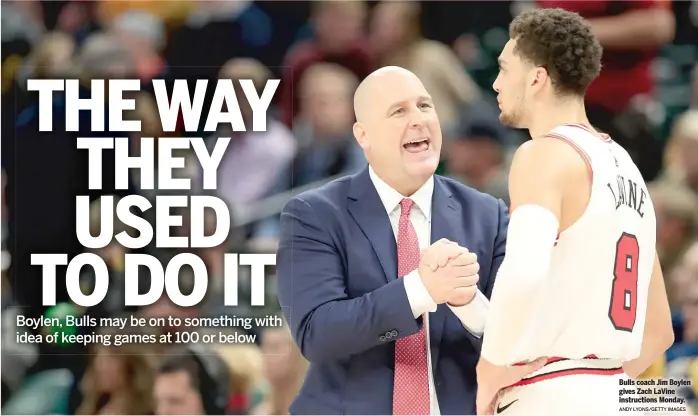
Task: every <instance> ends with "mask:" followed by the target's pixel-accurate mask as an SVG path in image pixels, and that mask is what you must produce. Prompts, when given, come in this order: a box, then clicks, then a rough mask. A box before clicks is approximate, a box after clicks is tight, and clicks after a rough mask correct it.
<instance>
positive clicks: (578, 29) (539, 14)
mask: <svg viewBox="0 0 698 416" xmlns="http://www.w3.org/2000/svg"><path fill="white" fill-rule="evenodd" d="M509 37H510V38H511V39H515V40H516V46H515V48H514V53H515V54H517V55H518V56H519V57H521V58H522V59H523V60H525V61H527V62H530V63H532V64H533V65H536V66H541V67H543V68H545V69H546V70H547V71H548V74H549V76H550V80H551V82H552V84H553V86H554V87H555V89H556V91H557V92H558V93H561V94H572V95H584V93H585V92H586V90H587V87H589V84H591V82H592V81H593V80H594V79H596V77H597V76H598V75H599V72H601V55H602V54H603V49H602V48H601V44H600V43H599V40H598V39H597V38H596V36H594V34H593V33H592V31H591V25H590V24H589V23H588V22H587V21H586V20H584V19H583V18H582V17H581V16H580V15H579V14H577V13H572V12H568V11H566V10H563V9H559V8H554V9H535V10H531V11H527V12H524V13H522V14H520V15H518V16H517V17H516V18H515V19H514V20H513V21H512V22H511V24H510V26H509Z"/></svg>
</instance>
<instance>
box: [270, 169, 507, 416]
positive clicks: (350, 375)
mask: <svg viewBox="0 0 698 416" xmlns="http://www.w3.org/2000/svg"><path fill="white" fill-rule="evenodd" d="M431 220H432V222H431V240H432V242H435V241H437V240H439V239H442V238H447V239H449V240H451V241H455V242H457V243H458V244H460V245H461V246H463V247H466V248H468V249H469V250H470V251H472V252H475V253H477V258H478V261H479V263H480V281H479V283H478V286H479V288H480V290H481V291H482V292H483V293H484V294H485V296H487V297H488V298H489V296H490V294H491V291H492V286H493V284H494V278H495V274H496V273H497V269H498V268H499V266H500V264H501V262H502V260H503V258H504V248H505V243H506V231H507V225H508V210H507V208H506V206H505V204H504V203H503V202H502V201H499V200H496V199H495V198H493V197H491V196H489V195H486V194H483V193H480V192H478V191H476V190H474V189H471V188H468V187H466V186H465V185H462V184H460V183H458V182H455V181H453V180H450V179H446V178H443V177H440V176H436V177H435V181H434V195H433V199H432V219H431ZM277 274H278V291H279V300H280V303H281V307H282V310H283V312H284V315H285V318H286V320H287V321H288V323H289V326H290V328H291V331H292V333H293V336H294V338H295V340H296V343H297V344H298V346H299V348H300V350H301V352H302V354H303V356H305V357H306V358H307V359H308V360H309V361H310V369H309V371H308V374H307V376H306V379H305V383H304V385H303V387H302V389H301V392H300V394H299V396H298V397H297V398H296V400H295V401H294V402H293V405H292V406H291V413H293V414H392V401H393V372H394V360H395V340H396V339H399V338H402V337H406V336H409V335H412V334H414V333H416V332H417V331H418V330H419V328H420V327H421V325H422V320H421V318H420V319H416V320H415V319H414V317H413V315H412V311H411V308H410V305H409V303H408V300H407V295H406V292H405V288H404V283H403V281H402V279H398V276H397V254H396V242H395V236H394V234H393V231H392V228H391V225H390V220H389V218H388V214H387V213H386V211H385V208H384V206H383V204H382V202H381V200H380V197H379V196H378V193H377V191H376V189H375V187H374V185H373V182H372V181H371V179H370V177H369V173H368V168H366V169H364V170H363V171H361V172H360V173H358V174H356V175H353V176H347V177H344V178H341V179H338V180H336V181H333V182H330V183H329V184H327V185H325V186H322V187H320V188H317V189H313V190H311V191H308V192H304V193H302V194H299V195H297V196H295V197H294V198H292V199H291V200H290V201H289V202H288V203H287V205H286V206H285V207H284V210H283V212H282V214H281V236H280V245H279V251H278V255H277ZM429 331H430V332H429V335H430V348H431V356H432V368H433V375H434V384H435V386H436V393H437V397H438V401H439V408H440V411H441V414H474V413H475V393H476V387H477V386H476V374H475V365H476V364H477V360H478V357H479V351H480V347H481V340H479V339H477V338H475V337H473V336H472V335H471V334H470V333H469V332H468V331H467V330H466V329H465V328H464V327H463V324H462V323H461V322H460V321H459V320H458V318H457V317H456V316H455V315H454V314H453V312H451V310H450V309H449V308H448V306H447V305H439V306H438V309H437V310H436V312H434V313H431V314H430V315H429Z"/></svg>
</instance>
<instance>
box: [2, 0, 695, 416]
mask: <svg viewBox="0 0 698 416" xmlns="http://www.w3.org/2000/svg"><path fill="white" fill-rule="evenodd" d="M551 6H562V7H566V8H569V9H572V10H576V11H579V12H580V13H581V14H582V15H583V16H585V17H588V18H589V19H590V21H591V22H592V26H593V27H594V30H596V31H598V36H599V38H600V40H601V43H602V45H603V46H604V49H605V53H604V68H603V71H602V75H601V77H600V79H599V80H598V81H596V82H595V84H594V85H592V88H591V90H590V92H589V96H588V103H587V106H588V110H589V115H590V119H591V122H592V123H593V124H594V125H595V126H596V127H597V129H600V130H602V131H605V132H607V133H609V134H610V135H611V137H612V138H613V139H614V140H616V141H618V142H619V143H620V144H622V145H623V146H625V147H626V148H627V149H628V150H629V151H630V152H631V154H632V155H633V157H634V158H635V160H636V162H637V163H638V165H639V166H640V169H641V171H642V173H643V175H644V176H645V179H646V180H647V181H648V182H651V185H650V186H651V194H652V195H651V196H652V199H653V201H654V203H655V208H656V210H657V219H658V234H657V247H658V252H659V255H660V258H661V261H662V265H663V268H664V275H665V279H666V285H667V290H668V292H669V297H670V303H671V307H672V311H673V315H674V322H675V331H676V343H675V345H674V346H673V347H672V348H671V349H670V350H669V351H668V352H667V354H666V357H664V359H663V360H660V361H659V362H657V363H655V365H654V366H653V367H652V368H650V369H649V370H648V371H647V373H646V374H645V376H646V377H659V376H667V377H668V376H672V377H687V378H691V379H692V380H693V384H692V387H689V388H687V389H685V391H682V392H681V394H682V395H684V396H685V397H688V398H689V399H690V400H692V402H691V403H692V404H693V406H698V404H696V403H697V400H696V396H697V395H698V391H696V390H697V386H698V239H697V236H698V70H696V62H697V61H698V28H697V27H696V25H695V23H694V21H692V20H691V19H690V17H689V16H691V15H692V16H695V15H696V11H697V10H696V5H695V2H693V3H689V2H678V1H674V2H671V1H651V0H646V1H640V2H629V1H628V2H626V1H602V0H598V1H593V2H555V1H539V2H538V3H535V2H526V1H515V2H510V1H501V2H488V1H483V2H478V1H470V2H421V3H420V2H416V1H415V2H395V1H390V2H388V1H383V2H376V1H371V2H363V1H346V2H340V1H335V2H325V1H316V2H288V1H280V2H274V1H265V2H254V1H243V0H237V1H234V2H232V1H231V2H216V1H194V0H179V1H172V2H169V1H148V0H140V1H127V0H120V1H111V0H97V1H74V0H73V1H3V2H2V14H1V16H2V106H3V108H4V111H3V112H2V174H3V178H2V179H3V181H2V182H3V189H2V200H3V206H2V241H3V243H2V244H3V247H2V250H3V255H2V328H1V329H2V331H3V337H2V406H3V407H2V412H3V413H5V414H190V415H191V414H220V413H227V414H287V413H288V406H289V404H290V402H291V401H292V400H293V398H294V397H295V394H296V393H297V392H298V389H299V388H300V385H301V384H302V381H303V377H304V374H305V369H306V367H307V365H308V363H307V362H306V361H305V360H304V359H303V357H302V356H301V355H300V353H299V352H298V349H297V348H296V347H295V346H294V344H293V341H292V339H291V335H290V332H289V331H288V329H287V328H286V327H283V326H281V327H275V328H254V327H252V328H244V327H241V328H204V327H199V328H183V327H179V328H175V327H158V328H139V327H131V328H126V329H124V331H125V332H127V333H133V334H141V335H143V334H145V333H153V334H161V333H166V332H169V333H174V332H178V331H179V332H192V331H196V332H198V333H200V334H206V333H214V334H217V333H218V332H219V331H223V332H225V333H230V334H232V333H236V332H237V333H245V334H252V335H254V336H255V337H256V338H255V342H254V343H250V344H225V345H223V344H220V345H159V344H158V345H152V344H149V345H141V344H138V345H135V344H131V345H122V346H114V345H110V346H99V345H92V346H79V345H63V344H56V345H32V344H26V343H17V342H15V339H16V337H15V335H16V334H17V333H18V332H31V330H30V329H27V328H17V327H16V319H15V317H16V316H17V315H18V314H23V315H26V316H31V317H40V316H44V317H51V318H59V319H65V316H67V315H75V316H83V315H89V316H92V317H97V318H99V317H118V316H128V315H133V314H136V315H139V316H143V317H167V316H176V317H182V318H185V317H216V316H221V315H228V316H237V317H256V316H265V315H269V314H277V315H280V314H281V311H280V308H279V305H278V302H277V300H276V295H275V282H274V276H273V270H267V271H268V272H271V273H269V275H270V277H269V278H268V281H267V282H266V288H267V301H266V306H265V307H251V306H250V305H249V289H250V288H249V274H246V272H245V269H244V268H242V269H241V270H240V300H241V302H240V304H239V305H237V306H224V305H223V301H222V298H223V295H222V290H223V287H222V276H223V262H222V259H223V255H224V253H226V252H235V253H245V252H250V253H257V252H264V253H273V252H275V248H276V241H277V237H278V235H277V234H278V224H277V221H278V213H279V212H280V210H281V208H282V207H283V205H284V202H285V201H286V200H288V198H289V196H290V195H293V194H295V193H297V192H299V190H301V189H304V188H306V187H313V186H318V185H320V184H322V183H324V182H326V181H328V180H331V179H332V178H335V177H337V176H341V175H345V174H349V173H352V172H355V171H357V170H358V169H361V168H362V167H363V166H364V165H365V163H366V162H365V159H364V155H363V153H362V151H361V149H360V148H359V147H358V145H357V144H356V142H355V140H354V139H353V136H352V124H353V122H354V114H353V102H352V96H353V92H354V89H355V88H356V86H357V85H358V83H359V82H360V81H361V80H362V79H363V78H364V77H365V76H366V75H368V74H369V73H370V72H371V71H373V70H374V69H376V68H378V67H381V66H385V65H399V66H402V67H405V68H408V69H410V70H412V71H413V72H414V73H416V74H417V75H418V76H419V77H420V78H421V80H422V81H423V82H424V84H425V86H426V88H427V90H428V91H429V92H430V94H431V95H432V97H433V99H434V102H435V106H436V109H437V112H438V114H439V118H440V121H441V124H442V128H443V131H444V138H445V142H444V151H443V160H442V163H441V165H440V167H439V170H438V173H440V174H443V175H447V176H450V177H453V178H455V179H457V180H459V181H461V182H463V183H466V184H468V185H470V186H472V187H474V188H477V189H480V190H482V191H484V192H488V193H490V194H492V195H494V196H496V197H498V198H502V199H504V200H505V201H507V199H508V198H507V179H508V164H509V160H510V157H511V155H512V152H513V150H514V149H515V148H516V146H517V145H518V144H520V143H521V142H522V141H523V140H526V139H527V138H528V137H527V136H526V135H525V133H526V132H521V131H513V130H510V129H507V128H505V127H503V126H502V125H501V124H500V123H499V121H498V118H497V108H496V105H493V91H492V88H491V85H492V82H493V80H494V79H495V77H496V75H497V63H496V58H497V56H498V54H499V52H500V51H501V48H502V47H503V45H504V44H505V43H506V41H507V39H508V36H507V26H508V23H509V22H510V21H511V19H512V16H514V15H516V14H517V13H519V12H520V11H521V10H523V9H524V8H527V7H551ZM638 19H640V20H638ZM642 19H645V20H646V22H647V23H643V22H642V21H641V20H642ZM638 21H639V23H638ZM647 25H651V26H652V27H649V26H647ZM637 27H641V28H644V32H643V33H644V35H643V36H636V35H632V34H629V33H631V32H630V31H631V30H632V29H635V30H636V28H637ZM133 77H136V78H140V79H141V80H142V81H143V86H144V89H143V91H142V92H139V93H137V94H134V95H133V98H135V100H136V109H135V110H134V111H133V112H132V113H133V114H131V116H130V118H131V119H138V120H141V122H142V131H141V132H140V133H138V134H133V133H120V132H118V131H111V130H109V129H107V130H109V131H106V132H99V133H97V132H91V131H90V128H89V124H88V123H83V124H81V131H79V132H77V133H67V132H64V131H61V129H60V126H61V125H63V123H64V121H63V120H62V114H61V111H60V110H61V109H63V106H64V101H63V98H62V97H61V96H60V95H56V98H55V100H54V109H56V110H57V111H54V127H55V131H54V132H48V133H46V132H39V131H38V100H37V95H36V94H35V93H32V92H29V91H27V90H26V80H27V79H30V78H75V79H79V80H80V81H81V85H82V88H83V90H82V92H83V93H84V94H85V96H89V87H90V83H89V80H91V79H101V78H107V79H109V78H111V79H117V78H133ZM154 78H164V79H166V80H168V82H170V84H171V81H173V80H174V79H182V78H184V79H187V80H189V81H190V86H193V84H194V82H195V80H196V79H209V80H215V79H217V78H227V79H233V80H236V79H252V80H253V81H254V83H255V86H256V87H257V89H258V91H260V92H261V90H262V88H263V85H264V84H265V82H266V81H267V80H268V79H272V78H280V79H281V84H280V86H279V90H278V91H277V94H276V97H275V98H276V99H275V101H274V102H273V109H272V111H271V112H270V113H269V119H268V122H267V127H268V128H267V131H265V132H234V131H232V130H231V128H230V126H226V125H220V126H219V130H218V131H216V132H215V133H214V134H211V133H210V132H204V131H203V126H204V123H200V125H199V126H198V128H199V132H198V133H185V132H184V131H183V126H180V131H177V132H173V133H168V132H164V131H163V128H162V126H161V125H160V121H159V116H158V112H157V106H156V104H155V99H154V96H153V94H152V91H150V89H149V88H150V84H149V81H150V80H152V79H154ZM192 90H193V89H192ZM243 96H244V95H243V94H239V95H238V97H239V98H240V101H241V102H240V104H241V112H242V116H243V119H244V120H246V121H247V122H246V125H249V124H250V123H249V121H250V120H251V118H252V112H251V109H250V106H249V105H248V104H247V103H246V102H245V100H244V98H242V97H243ZM210 99H211V94H210V93H209V94H208V96H207V99H206V102H207V104H206V105H207V106H208V105H209V104H208V103H210ZM105 105H106V104H105ZM87 121H89V117H87ZM193 135H198V136H200V137H204V138H205V140H206V142H207V145H210V146H211V148H212V147H213V146H214V145H215V141H216V139H217V138H218V137H231V142H230V145H229V146H228V149H227V151H226V153H225V155H224V157H223V160H222V161H221V164H220V167H219V171H220V174H219V181H218V189H217V191H216V194H217V195H218V196H219V197H221V198H223V199H224V200H225V201H226V203H227V204H228V206H229V208H230V212H231V217H232V223H233V225H232V227H231V231H230V235H229V238H228V240H227V241H226V242H225V243H223V244H221V245H220V246H219V247H213V248H206V249H195V253H196V254H197V255H199V256H200V257H201V258H202V259H203V260H204V262H205V263H206V266H207V269H208V271H209V292H208V293H207V296H206V298H205V300H204V302H202V303H201V304H200V305H197V306H195V307H188V308H182V307H179V306H177V305H175V304H173V303H172V302H170V301H169V300H168V299H167V297H163V298H162V299H160V300H159V301H157V302H155V303H154V304H152V305H149V306H147V307H143V308H138V309H129V308H124V306H123V292H122V291H120V290H119V287H121V288H123V287H124V284H123V283H124V281H125V276H124V273H123V259H124V255H125V254H126V253H127V252H129V251H130V250H128V249H126V248H124V247H121V246H119V245H118V243H116V241H114V242H113V243H112V244H110V245H109V246H107V247H105V248H103V249H99V250H95V251H94V252H95V254H97V255H99V256H100V257H102V258H103V259H104V260H105V262H106V263H107V265H108V268H109V271H110V281H111V284H110V288H111V290H110V292H109V294H108V296H107V299H106V300H105V301H104V302H102V303H101V304H99V305H97V306H94V307H91V308H82V307H79V306H77V305H74V304H71V303H70V301H69V298H68V297H67V292H66V290H65V287H64V285H62V284H60V282H59V284H58V285H57V287H58V300H59V303H58V304H57V305H55V306H53V307H50V308H45V307H41V306H40V305H41V285H42V281H41V270H40V268H38V267H36V266H31V262H30V254H31V253H42V252H43V253H68V254H69V257H72V256H74V255H77V254H79V253H81V252H84V251H85V250H84V249H83V248H82V247H80V245H79V244H78V242H77V239H76V236H75V198H74V196H75V195H83V194H84V195H90V197H91V199H92V200H93V201H94V202H93V204H92V210H91V217H90V224H91V227H92V228H93V230H92V234H93V235H96V234H97V233H98V230H99V221H100V212H102V211H101V210H104V209H114V206H106V205H105V206H102V201H103V200H102V197H103V196H105V195H114V196H115V198H116V199H115V200H118V199H119V198H122V197H124V196H126V195H130V194H139V195H142V196H144V197H146V198H148V199H149V200H151V201H154V198H155V197H156V196H157V195H162V194H164V192H165V191H157V190H155V191H154V190H148V189H142V187H141V186H140V177H139V175H138V172H137V171H136V172H133V174H132V176H131V178H130V183H129V189H127V190H123V189H116V188H115V187H114V179H113V176H114V173H113V157H112V159H111V165H110V159H109V157H106V158H105V160H104V166H103V167H104V177H105V180H104V186H103V188H102V189H101V190H88V188H87V175H86V173H87V159H86V155H85V154H84V153H85V152H80V151H77V149H76V148H75V138H76V137H77V136H86V137H93V136H106V137H129V139H130V141H131V152H132V154H138V153H139V152H140V145H139V144H140V140H141V138H142V137H155V138H156V146H157V141H160V140H167V138H168V137H181V136H193ZM182 156H183V157H184V158H185V159H186V160H187V163H185V169H183V170H182V172H180V175H184V177H188V178H190V179H192V183H193V184H194V186H193V189H192V190H191V193H192V194H201V193H204V192H210V191H203V190H202V188H201V186H200V184H201V172H200V170H199V169H197V167H196V164H195V163H193V159H191V157H192V154H191V153H190V152H188V151H183V152H182ZM156 163H157V162H156ZM181 214H182V216H183V218H184V220H183V223H182V226H181V227H178V229H177V231H176V232H177V233H180V235H187V233H188V225H189V220H188V213H187V212H186V210H182V212H181ZM143 215H144V217H145V218H146V219H148V220H149V221H153V218H152V217H151V216H150V215H151V213H150V212H148V211H146V212H145V213H143ZM205 226H206V227H207V229H208V230H209V231H210V230H212V229H213V228H214V227H215V226H216V224H215V218H214V217H208V216H207V217H206V218H205ZM114 227H115V228H114V229H115V233H118V232H119V231H123V230H126V231H128V227H127V226H126V225H124V224H121V223H118V221H117V223H115V224H114ZM140 251H141V252H144V253H148V254H152V255H154V256H157V257H158V258H159V259H160V260H161V261H162V262H163V263H166V262H167V261H168V260H169V259H170V258H172V257H173V256H174V255H176V254H178V253H181V252H184V251H182V250H172V249H158V248H155V247H154V246H153V247H146V248H145V249H143V250H140ZM61 271H62V272H63V273H64V271H65V268H63V269H61V268H59V274H58V276H61ZM179 277H180V286H181V287H182V292H183V293H188V292H189V291H191V287H192V283H193V277H192V274H191V273H189V272H188V271H187V270H186V269H183V270H182V272H181V273H180V276H179ZM143 280H145V279H141V283H143ZM145 281H146V282H147V280H145ZM80 284H81V287H82V288H83V291H85V292H88V291H90V287H91V286H93V285H94V276H93V275H91V274H90V273H89V272H87V271H84V272H83V275H82V276H81V280H80ZM187 288H189V291H188V290H187ZM146 289H147V288H145V289H143V290H146ZM61 331H76V333H79V332H83V333H91V332H92V331H98V332H100V333H104V334H109V333H113V332H114V330H113V329H111V328H99V329H96V328H66V327H63V328H55V327H44V328H41V329H39V330H38V333H41V332H43V333H44V334H46V333H51V332H53V333H59V332H61ZM694 411H695V412H698V409H694Z"/></svg>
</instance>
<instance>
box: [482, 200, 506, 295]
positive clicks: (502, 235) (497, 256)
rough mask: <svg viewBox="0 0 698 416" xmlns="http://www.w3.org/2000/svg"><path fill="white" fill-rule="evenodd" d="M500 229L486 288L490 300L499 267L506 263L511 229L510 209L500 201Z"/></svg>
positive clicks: (495, 241) (496, 238)
mask: <svg viewBox="0 0 698 416" xmlns="http://www.w3.org/2000/svg"><path fill="white" fill-rule="evenodd" d="M498 205H499V219H498V223H499V227H498V229H497V237H495V239H494V247H493V249H492V266H491V267H490V274H489V276H488V279H487V286H485V296H487V299H489V298H490V297H491V296H492V288H493V287H494V280H495V278H496V277H497V272H498V271H499V266H501V265H502V261H504V252H505V249H506V246H507V230H508V229H509V208H507V206H506V204H505V203H504V201H502V200H499V204H498Z"/></svg>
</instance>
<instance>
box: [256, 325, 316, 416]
mask: <svg viewBox="0 0 698 416" xmlns="http://www.w3.org/2000/svg"><path fill="white" fill-rule="evenodd" d="M262 352H263V353H264V361H265V367H264V368H265V371H266V375H267V379H268V380H269V383H270V384H271V409H270V413H269V414H271V415H287V414H288V413H289V407H290V406H291V403H292V402H293V400H294V399H295V398H296V395H297V394H298V392H299V391H300V388H301V386H302V385H303V380H304V379H305V373H306V371H307V369H308V362H307V361H306V360H305V358H303V356H302V355H301V353H300V350H299V349H298V347H297V346H296V344H295V343H294V342H293V338H292V337H291V331H290V330H289V328H288V327H287V326H283V327H273V328H266V329H265V330H264V332H263V336H262Z"/></svg>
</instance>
